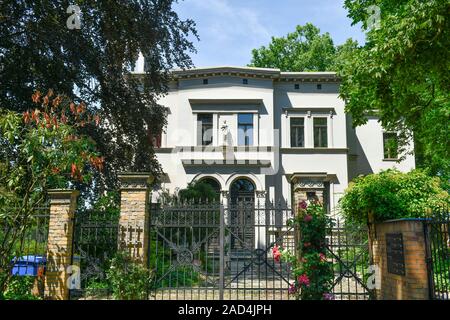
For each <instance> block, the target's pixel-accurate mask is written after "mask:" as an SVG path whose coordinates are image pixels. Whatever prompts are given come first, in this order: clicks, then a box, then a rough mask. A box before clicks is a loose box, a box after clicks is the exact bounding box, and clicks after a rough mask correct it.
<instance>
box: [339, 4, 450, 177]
mask: <svg viewBox="0 0 450 320" xmlns="http://www.w3.org/2000/svg"><path fill="white" fill-rule="evenodd" d="M371 5H377V6H379V7H380V12H381V19H380V24H379V27H378V28H373V29H371V30H368V32H367V39H366V44H365V45H364V46H363V47H361V48H355V49H354V50H353V52H352V54H351V55H347V56H346V57H345V56H343V59H342V61H341V63H339V64H338V67H337V69H338V74H339V76H340V77H341V78H342V85H341V97H342V98H343V99H345V100H346V102H347V103H346V111H347V112H349V113H350V114H351V115H352V119H353V124H354V125H355V126H358V125H362V124H364V123H366V121H367V114H369V113H371V112H373V111H375V112H376V114H377V115H378V116H379V117H380V122H381V124H382V125H383V127H384V128H385V129H386V130H390V131H396V132H398V133H399V138H400V139H399V146H400V150H399V151H400V154H402V155H403V156H404V154H405V151H406V150H407V148H406V146H407V145H408V143H410V142H411V139H412V138H413V137H414V141H415V144H416V150H417V151H418V152H420V153H419V154H418V157H417V159H418V160H419V161H420V162H419V163H418V165H419V166H421V167H426V168H429V169H431V172H432V173H433V174H439V175H441V176H443V177H444V178H445V179H448V178H449V174H450V167H449V166H450V155H449V151H450V139H448V136H449V132H450V130H449V129H450V127H449V125H450V121H449V119H450V73H449V72H448V71H449V69H450V50H449V49H448V48H449V47H450V19H449V17H450V16H449V10H450V3H449V2H448V1H442V0H429V1H422V0H364V1H360V0H346V1H345V7H346V8H347V9H348V10H349V17H350V18H351V19H352V20H353V24H357V23H362V24H363V26H365V27H366V28H367V27H368V25H367V19H368V17H369V14H368V12H367V9H368V8H369V6H371Z"/></svg>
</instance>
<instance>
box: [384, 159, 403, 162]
mask: <svg viewBox="0 0 450 320" xmlns="http://www.w3.org/2000/svg"><path fill="white" fill-rule="evenodd" d="M399 160H400V159H383V160H382V161H385V162H398V161H399Z"/></svg>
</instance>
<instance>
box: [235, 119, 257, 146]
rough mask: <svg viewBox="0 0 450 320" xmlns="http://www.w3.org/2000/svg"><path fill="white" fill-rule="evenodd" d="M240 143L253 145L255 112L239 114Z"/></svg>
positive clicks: (241, 144)
mask: <svg viewBox="0 0 450 320" xmlns="http://www.w3.org/2000/svg"><path fill="white" fill-rule="evenodd" d="M238 143H239V145H240V146H251V145H253V114H251V113H242V114H239V115H238Z"/></svg>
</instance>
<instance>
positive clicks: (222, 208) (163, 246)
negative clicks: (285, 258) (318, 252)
mask: <svg viewBox="0 0 450 320" xmlns="http://www.w3.org/2000/svg"><path fill="white" fill-rule="evenodd" d="M292 218H293V212H292V210H291V209H290V208H288V206H287V205H286V204H278V205H275V204H267V203H264V205H263V204H261V203H255V202H238V203H236V204H229V205H222V204H205V205H192V204H189V205H182V204H178V205H173V204H172V205H163V204H155V205H153V207H152V209H151V219H150V236H149V241H150V243H149V248H150V254H149V266H150V268H151V269H153V270H154V271H155V274H156V278H155V283H154V289H155V290H154V292H153V293H152V295H151V296H150V298H153V299H164V300H171V299H192V300H208V299H209V300H211V299H220V300H222V299H236V300H239V299H245V300H253V299H255V300H259V299H278V300H279V299H289V298H290V296H289V294H288V289H289V284H290V283H292V282H293V279H291V277H290V270H289V268H288V266H287V265H286V264H284V263H280V262H275V260H274V259H273V257H272V248H273V247H274V245H275V244H277V245H280V246H283V247H284V248H286V249H288V250H292V251H294V250H295V248H294V243H295V241H294V237H295V230H294V224H290V223H288V222H289V221H290V220H291V219H292Z"/></svg>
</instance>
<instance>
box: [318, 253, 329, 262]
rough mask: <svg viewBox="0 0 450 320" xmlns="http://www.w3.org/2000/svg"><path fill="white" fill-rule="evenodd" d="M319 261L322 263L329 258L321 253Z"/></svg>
mask: <svg viewBox="0 0 450 320" xmlns="http://www.w3.org/2000/svg"><path fill="white" fill-rule="evenodd" d="M319 259H320V262H324V261H327V256H326V255H324V254H323V253H319Z"/></svg>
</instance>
